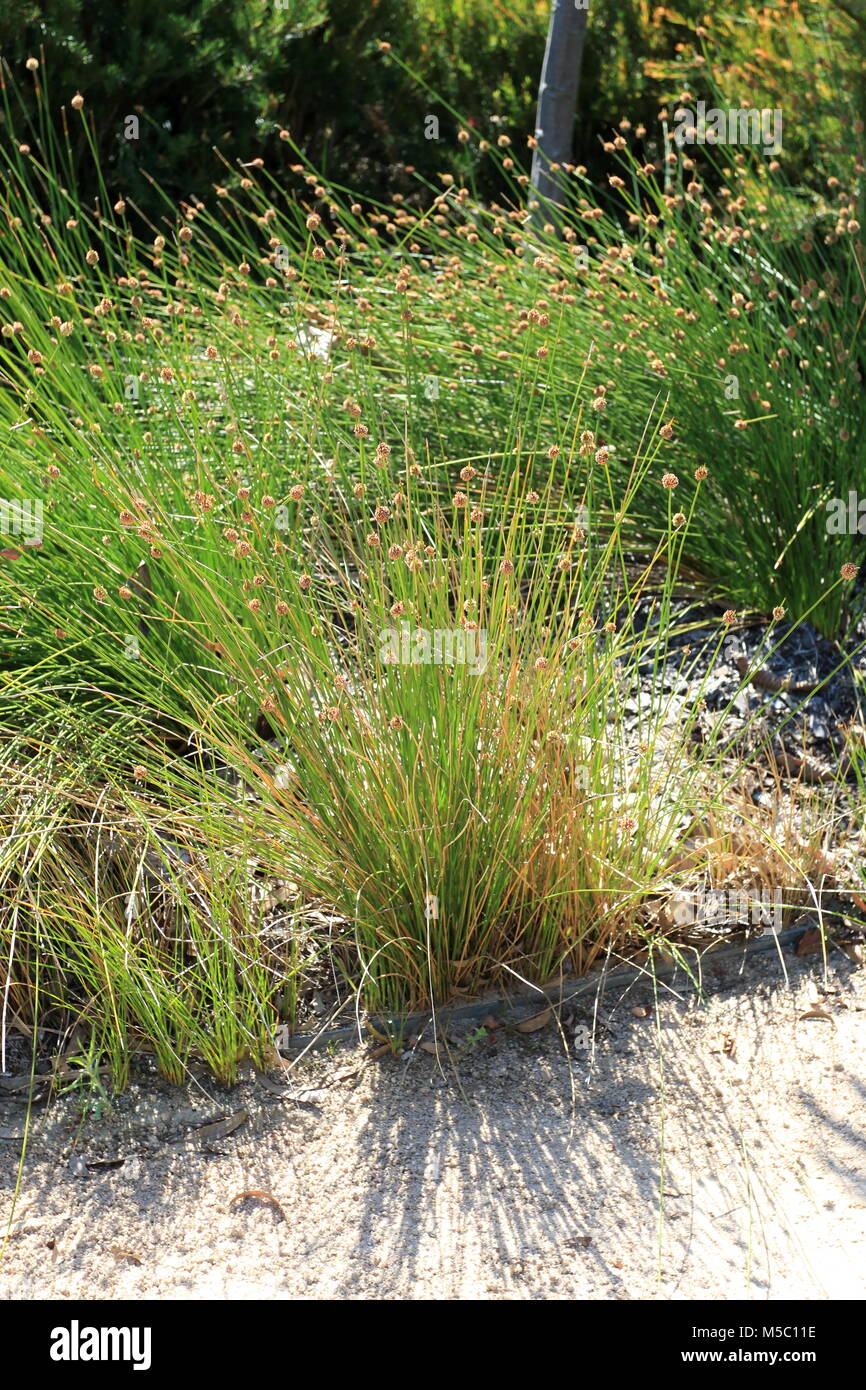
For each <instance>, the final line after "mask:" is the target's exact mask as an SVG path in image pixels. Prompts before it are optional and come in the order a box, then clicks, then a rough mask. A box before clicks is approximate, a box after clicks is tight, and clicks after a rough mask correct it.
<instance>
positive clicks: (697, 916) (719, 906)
mask: <svg viewBox="0 0 866 1390" xmlns="http://www.w3.org/2000/svg"><path fill="white" fill-rule="evenodd" d="M782 906H783V903H782V890H781V888H774V889H772V890H771V889H769V888H761V889H751V888H728V889H713V890H710V891H709V892H706V893H701V892H697V893H688V894H684V895H683V896H682V897H680V898H678V899H677V900H676V903H675V905H674V909H673V915H674V920H675V921H676V923H677V926H680V927H686V926H692V925H695V924H700V925H712V924H713V923H715V924H717V925H719V926H721V925H722V924H723V923H731V922H738V923H743V922H745V923H748V922H749V921H751V925H752V926H753V927H763V929H764V935H765V936H768V935H773V936H775V935H777V934H778V933H779V932H780V931H781V929H782Z"/></svg>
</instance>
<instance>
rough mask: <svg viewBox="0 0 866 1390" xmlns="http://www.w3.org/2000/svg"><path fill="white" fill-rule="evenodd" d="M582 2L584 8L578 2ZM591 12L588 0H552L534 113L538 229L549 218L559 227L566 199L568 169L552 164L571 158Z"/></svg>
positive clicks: (534, 222)
mask: <svg viewBox="0 0 866 1390" xmlns="http://www.w3.org/2000/svg"><path fill="white" fill-rule="evenodd" d="M580 4H583V8H579V5H580ZM587 13H588V11H587V8H586V0H552V6H551V11H550V27H549V28H548V31H547V47H546V48H545V50H544V65H543V67H542V69H541V84H540V86H539V89H538V106H537V109H536V113H535V139H536V142H537V144H536V149H535V152H534V154H533V156H532V190H533V192H532V201H533V202H537V203H538V204H539V206H538V207H537V208H534V209H533V211H532V226H533V227H534V228H535V230H536V231H542V230H543V228H544V225H545V223H548V222H551V223H553V225H554V226H555V227H556V228H557V230H559V227H560V222H561V219H559V218H558V217H557V216H556V210H555V207H561V206H562V204H563V202H564V197H563V193H562V188H563V183H564V179H565V174H564V172H559V173H557V172H553V173H551V170H550V165H551V164H561V165H565V164H568V163H570V162H571V142H572V135H573V131H574V113H575V111H576V109H577V90H578V87H579V86H580V69H581V65H582V63H583V48H584V43H585V41H586V21H587ZM551 204H554V205H555V207H553V206H551Z"/></svg>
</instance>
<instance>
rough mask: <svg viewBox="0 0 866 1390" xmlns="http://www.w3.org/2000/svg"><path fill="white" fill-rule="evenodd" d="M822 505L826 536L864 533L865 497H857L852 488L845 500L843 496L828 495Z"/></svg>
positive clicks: (865, 516) (865, 532) (862, 534)
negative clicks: (824, 511)
mask: <svg viewBox="0 0 866 1390" xmlns="http://www.w3.org/2000/svg"><path fill="white" fill-rule="evenodd" d="M824 505H825V507H826V508H827V535H828V536H857V535H860V536H864V535H866V497H858V496H857V493H856V492H854V491H853V489H852V490H851V491H850V492H849V493H848V498H847V501H846V499H845V498H843V497H830V498H829V499H828V500H827V501H826V502H825V504H824Z"/></svg>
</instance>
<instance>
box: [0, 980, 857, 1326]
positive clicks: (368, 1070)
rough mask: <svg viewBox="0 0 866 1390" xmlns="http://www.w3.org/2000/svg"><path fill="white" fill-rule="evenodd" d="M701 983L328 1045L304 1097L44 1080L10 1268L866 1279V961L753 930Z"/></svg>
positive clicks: (616, 1287) (174, 1283)
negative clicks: (58, 1096) (211, 1130)
mask: <svg viewBox="0 0 866 1390" xmlns="http://www.w3.org/2000/svg"><path fill="white" fill-rule="evenodd" d="M786 975H787V979H786ZM712 985H713V992H712V994H711V997H710V998H709V999H708V1000H707V1001H706V1002H705V1003H703V1004H701V1003H700V1002H699V1001H698V1000H697V999H696V998H695V996H694V995H689V996H683V997H680V996H672V995H664V996H663V997H662V998H660V1000H659V1006H658V1008H657V1009H653V1008H652V1007H650V1008H649V1011H648V1012H647V1013H646V1014H643V1012H642V1006H645V1005H647V1006H651V1005H652V995H651V993H648V992H647V989H646V987H645V986H640V987H638V988H634V989H632V990H630V991H629V992H627V993H622V992H620V993H618V994H616V995H612V994H610V993H609V994H608V995H607V996H606V997H605V1000H604V1006H603V1007H602V1008H600V1010H599V1013H598V1027H597V1029H596V1038H595V1045H594V1049H593V1050H592V1052H587V1051H586V1050H585V1049H584V1048H582V1047H581V1043H585V1040H586V1035H585V1034H583V1033H581V1032H580V1031H578V1033H577V1042H578V1046H577V1048H575V1046H574V1028H575V1026H577V1028H578V1030H579V1029H580V1028H581V1027H586V1026H588V1025H589V1024H591V1022H592V1014H591V1010H590V1009H587V1010H586V1011H584V1012H583V1013H582V1014H581V1015H579V1016H578V1017H577V1018H576V1019H572V1020H569V1023H568V1025H567V1027H566V1029H565V1032H564V1034H561V1033H560V1031H559V1030H558V1029H557V1026H556V1024H555V1023H554V1024H552V1025H550V1026H549V1027H547V1028H545V1029H543V1030H541V1031H539V1032H534V1033H528V1034H525V1035H520V1036H501V1035H499V1034H498V1033H497V1034H496V1035H494V1040H493V1041H486V1042H482V1043H479V1044H476V1045H474V1046H467V1045H466V1044H465V1043H464V1044H463V1046H462V1047H461V1043H460V1040H459V1039H456V1040H455V1043H454V1049H453V1052H452V1058H451V1059H449V1058H448V1057H441V1058H440V1057H437V1056H432V1055H429V1054H428V1053H425V1052H421V1051H420V1050H416V1051H415V1052H413V1053H412V1054H410V1055H404V1056H403V1057H401V1058H393V1057H387V1058H385V1059H384V1060H378V1061H373V1062H370V1061H365V1059H364V1054H363V1052H362V1051H361V1049H357V1050H354V1051H353V1050H347V1049H341V1050H340V1051H339V1052H337V1053H336V1054H335V1055H334V1056H328V1055H327V1054H325V1055H319V1056H316V1057H315V1058H313V1059H310V1060H307V1061H305V1062H304V1063H302V1064H301V1065H300V1066H299V1067H298V1068H296V1070H295V1071H294V1072H293V1073H292V1076H291V1085H292V1087H293V1091H294V1094H295V1096H296V1097H299V1099H288V1098H286V1097H285V1096H283V1095H278V1094H276V1093H275V1090H274V1083H273V1081H271V1082H270V1083H269V1082H268V1081H267V1080H265V1081H263V1080H261V1078H258V1077H256V1076H255V1074H254V1073H252V1072H251V1073H249V1075H248V1077H247V1079H245V1080H244V1081H243V1082H242V1083H241V1084H240V1085H239V1086H237V1087H235V1088H234V1089H233V1090H232V1091H230V1092H229V1091H225V1090H222V1089H220V1088H219V1087H216V1086H215V1085H214V1084H213V1083H212V1082H210V1081H208V1080H207V1078H206V1077H204V1076H201V1077H199V1078H198V1079H191V1080H190V1082H189V1084H188V1085H187V1086H186V1087H184V1088H182V1089H177V1088H172V1087H169V1086H168V1085H166V1084H165V1083H164V1082H161V1081H160V1080H159V1079H158V1078H156V1077H153V1076H149V1075H145V1074H143V1073H142V1074H140V1076H139V1079H138V1080H137V1081H136V1083H135V1084H134V1085H133V1086H132V1087H131V1089H130V1090H129V1091H128V1092H127V1093H126V1094H125V1095H124V1096H123V1097H121V1098H120V1099H119V1100H118V1101H116V1102H115V1104H114V1106H113V1107H112V1110H111V1111H110V1112H109V1113H108V1114H107V1115H106V1116H104V1117H103V1118H102V1119H101V1120H99V1121H98V1122H95V1121H93V1120H90V1121H88V1122H87V1123H86V1124H85V1125H84V1126H83V1127H82V1126H81V1123H80V1117H79V1114H78V1112H77V1111H76V1108H75V1106H74V1105H73V1103H72V1102H71V1101H66V1100H64V1101H59V1102H55V1103H54V1104H52V1105H51V1106H50V1108H48V1109H47V1110H46V1109H44V1108H42V1109H41V1110H39V1111H37V1112H34V1118H33V1122H32V1125H31V1133H30V1139H29V1144H28V1148H27V1152H26V1157H25V1161H24V1166H23V1174H22V1179H21V1188H20V1193H19V1195H18V1199H17V1202H16V1203H15V1208H14V1212H13V1210H12V1195H13V1191H14V1183H15V1176H16V1175H15V1168H16V1163H15V1159H16V1156H17V1153H18V1150H19V1148H20V1144H18V1143H16V1142H15V1140H14V1139H10V1138H7V1139H5V1140H3V1141H2V1143H0V1154H2V1157H3V1160H4V1162H3V1173H2V1181H0V1215H2V1216H3V1217H4V1225H5V1221H6V1220H8V1218H9V1216H10V1214H11V1215H12V1220H13V1224H12V1234H11V1236H10V1238H9V1240H8V1242H7V1244H6V1247H5V1253H4V1256H3V1258H2V1260H0V1295H2V1296H4V1297H6V1298H9V1297H11V1298H25V1299H26V1298H45V1297H48V1298H57V1299H63V1298H135V1297H143V1298H154V1297H169V1298H175V1299H198V1298H219V1299H247V1298H265V1299H288V1298H323V1299H343V1298H349V1299H539V1298H552V1299H584V1298H585V1299H624V1298H645V1299H681V1298H705V1299H725V1298H741V1297H750V1298H753V1299H758V1300H761V1299H776V1298H818V1299H822V1298H850V1299H861V1298H863V1297H864V1296H866V1140H864V1123H863V1121H864V1116H866V1105H864V1100H866V1084H864V1082H866V1061H864V1057H866V1046H864V1044H866V970H863V969H861V970H859V971H858V970H857V969H856V968H855V967H854V966H853V965H852V964H850V963H849V962H848V961H847V960H846V959H845V958H844V957H842V956H841V955H839V954H838V953H837V954H836V955H834V957H833V958H832V959H831V961H830V963H829V966H828V968H827V971H826V973H825V972H824V967H823V964H822V962H821V960H820V957H815V956H812V957H805V958H802V959H801V958H797V957H794V956H790V955H786V956H785V958H784V962H781V961H779V960H778V959H777V958H774V957H773V956H765V957H754V958H751V959H749V960H748V961H747V962H746V963H745V965H743V964H742V963H740V965H739V966H730V967H726V968H725V973H724V974H722V973H721V969H720V968H717V978H716V979H715V980H714V981H713V982H712ZM819 1000H823V1002H821V1004H820V1012H821V1013H822V1014H824V1015H825V1017H812V1018H805V1019H803V1018H801V1015H803V1014H804V1013H806V1012H807V1011H809V1010H810V1008H813V1006H814V1004H815V1002H816V1001H819ZM633 1010H639V1011H640V1012H639V1013H635V1012H633ZM732 1048H733V1054H732V1055H731V1049H732ZM305 1088H307V1089H305ZM242 1109H243V1110H245V1111H246V1112H247V1118H246V1119H245V1121H244V1122H243V1123H242V1124H241V1125H240V1127H238V1128H237V1129H236V1130H234V1132H233V1133H231V1134H229V1135H226V1136H224V1137H219V1136H216V1137H214V1135H213V1134H211V1135H208V1134H205V1135H204V1136H202V1134H201V1133H199V1132H197V1131H196V1130H195V1129H194V1128H193V1127H194V1126H197V1125H201V1124H203V1123H204V1122H207V1121H210V1120H215V1119H218V1118H219V1117H220V1116H223V1115H226V1114H228V1113H230V1112H238V1111H240V1110H242ZM24 1111H25V1107H24V1106H23V1105H21V1104H20V1103H14V1104H13V1103H12V1102H9V1101H4V1102H3V1104H2V1105H0V1132H2V1133H12V1134H14V1132H15V1125H16V1124H17V1125H18V1126H20V1125H21V1123H22V1121H23V1116H24ZM117 1159H122V1160H123V1161H122V1163H119V1165H118V1166H115V1167H106V1166H102V1167H100V1166H92V1167H88V1166H87V1164H93V1165H96V1164H98V1163H99V1161H100V1160H109V1161H110V1160H117ZM250 1190H255V1191H258V1192H260V1193H264V1194H269V1196H258V1197H256V1196H252V1197H249V1196H248V1197H241V1195H240V1194H242V1193H244V1192H249V1191H250Z"/></svg>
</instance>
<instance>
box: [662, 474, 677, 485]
mask: <svg viewBox="0 0 866 1390" xmlns="http://www.w3.org/2000/svg"><path fill="white" fill-rule="evenodd" d="M679 485H680V480H679V478H678V477H677V475H676V473H665V475H664V477H663V478H662V487H666V488H674V487H679Z"/></svg>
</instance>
